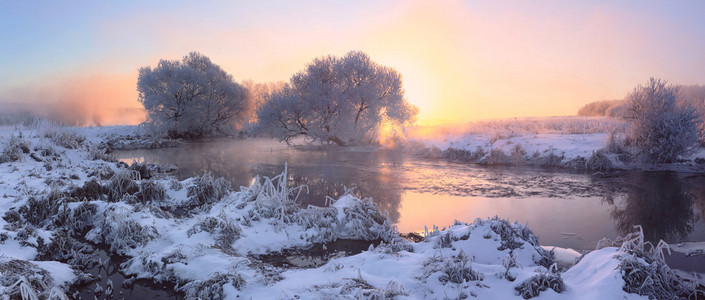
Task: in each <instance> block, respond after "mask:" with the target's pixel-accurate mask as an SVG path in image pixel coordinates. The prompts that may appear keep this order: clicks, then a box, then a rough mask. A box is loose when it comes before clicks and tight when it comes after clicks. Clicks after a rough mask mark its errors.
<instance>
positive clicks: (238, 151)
mask: <svg viewBox="0 0 705 300" xmlns="http://www.w3.org/2000/svg"><path fill="white" fill-rule="evenodd" d="M115 155H116V157H117V158H118V159H121V160H123V161H126V162H128V163H129V162H131V161H132V160H137V161H140V162H147V163H157V164H162V165H174V166H176V167H178V168H179V169H178V171H177V172H176V174H175V175H176V176H177V177H179V178H180V179H184V178H188V177H191V176H197V175H201V174H203V173H204V172H209V171H210V172H212V173H213V175H215V176H222V177H224V178H226V179H227V180H229V181H230V182H232V183H233V186H234V187H235V188H237V187H239V186H249V185H250V184H251V183H252V182H253V180H254V179H255V176H257V175H261V176H270V177H271V176H274V175H277V174H279V173H281V172H282V171H283V169H284V164H285V163H287V164H288V168H289V183H290V184H291V185H293V186H298V185H306V186H308V190H309V193H308V194H302V195H301V197H300V199H299V200H301V202H302V204H304V205H307V204H312V205H324V203H325V198H326V196H328V197H332V198H338V197H339V196H340V195H342V194H343V193H345V191H346V190H352V192H353V193H354V194H356V195H358V196H361V197H371V198H373V200H374V201H375V203H377V205H378V206H379V207H380V209H381V210H382V211H384V212H386V213H387V214H388V215H389V217H390V218H391V220H392V221H393V222H394V223H395V224H397V226H398V228H399V231H400V232H411V231H423V230H424V226H428V228H429V229H430V228H431V227H432V226H433V225H437V226H439V227H441V228H442V227H445V226H448V225H450V224H452V223H453V221H454V220H455V219H458V220H460V221H464V222H472V221H473V220H475V219H476V218H487V217H492V216H495V215H497V216H499V217H501V218H508V219H510V220H511V221H517V222H520V223H526V222H528V223H529V225H530V226H531V228H532V229H533V230H534V232H535V233H537V234H539V235H540V241H541V244H542V245H553V246H561V247H568V248H575V249H594V247H595V245H596V243H597V241H599V240H600V239H602V238H610V239H614V238H616V237H617V236H619V235H625V234H627V233H629V232H632V231H634V228H633V226H634V225H637V224H641V225H642V226H643V227H644V233H645V235H646V237H647V239H649V240H651V241H654V242H657V241H658V239H664V240H666V241H667V242H669V243H673V242H679V241H703V240H705V223H703V216H705V176H703V175H689V174H677V173H672V172H643V171H633V172H622V173H617V174H615V175H614V176H611V177H597V176H593V175H591V174H589V173H584V172H575V171H568V170H551V169H545V168H534V167H511V168H504V167H484V166H478V165H472V164H461V163H453V162H448V161H444V160H425V159H418V158H414V157H412V156H410V155H408V154H406V153H403V152H401V151H384V150H378V149H370V148H355V149H345V150H338V151H322V150H315V149H296V148H288V147H286V145H285V144H283V143H277V142H275V141H271V140H261V139H252V140H217V141H207V142H200V143H193V144H188V145H186V146H183V147H178V148H166V149H151V150H133V151H120V152H116V153H115Z"/></svg>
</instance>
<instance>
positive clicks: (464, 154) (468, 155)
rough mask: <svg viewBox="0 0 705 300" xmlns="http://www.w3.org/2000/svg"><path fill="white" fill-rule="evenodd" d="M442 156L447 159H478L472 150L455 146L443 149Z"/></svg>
mask: <svg viewBox="0 0 705 300" xmlns="http://www.w3.org/2000/svg"><path fill="white" fill-rule="evenodd" d="M441 157H442V158H445V159H451V160H459V161H473V160H475V159H476V158H475V156H474V155H473V153H472V151H469V150H463V149H455V148H448V149H447V150H445V151H443V153H442V155H441Z"/></svg>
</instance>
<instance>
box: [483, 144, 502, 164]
mask: <svg viewBox="0 0 705 300" xmlns="http://www.w3.org/2000/svg"><path fill="white" fill-rule="evenodd" d="M508 161H509V157H507V155H506V154H504V151H502V149H496V148H494V149H492V150H490V152H489V153H487V154H486V155H485V156H484V157H483V158H482V159H480V163H482V164H486V165H502V164H506V163H507V162H508Z"/></svg>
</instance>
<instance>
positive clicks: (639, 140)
mask: <svg viewBox="0 0 705 300" xmlns="http://www.w3.org/2000/svg"><path fill="white" fill-rule="evenodd" d="M677 94H678V87H676V86H672V85H666V81H663V80H661V79H656V78H653V77H652V78H650V79H649V81H648V82H647V83H646V84H644V85H639V86H637V87H636V88H634V91H632V92H631V93H630V94H629V95H627V97H626V101H627V115H626V118H627V120H628V121H629V130H628V132H627V136H626V139H625V144H626V145H630V146H633V147H634V148H635V149H636V154H637V155H638V156H639V157H640V158H641V159H642V160H644V161H647V162H654V163H671V162H675V161H676V159H677V158H678V157H679V156H682V155H687V154H689V153H690V152H691V151H692V150H693V149H694V147H695V146H696V145H697V142H698V129H699V126H700V125H701V123H702V120H700V119H699V118H698V115H697V113H696V112H695V109H693V108H692V107H690V106H687V105H678V103H677V102H676V98H677Z"/></svg>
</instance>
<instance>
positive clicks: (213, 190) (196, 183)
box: [188, 172, 230, 206]
mask: <svg viewBox="0 0 705 300" xmlns="http://www.w3.org/2000/svg"><path fill="white" fill-rule="evenodd" d="M228 192H230V182H228V181H227V180H225V178H222V177H219V178H217V179H216V178H214V177H213V175H211V173H210V172H208V173H206V174H203V175H202V176H198V177H196V178H195V179H194V180H193V185H191V186H189V187H188V197H189V199H190V200H191V202H193V203H194V204H195V205H196V206H197V205H203V204H206V203H211V202H214V201H218V200H220V199H222V198H223V197H225V195H227V194H228Z"/></svg>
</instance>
